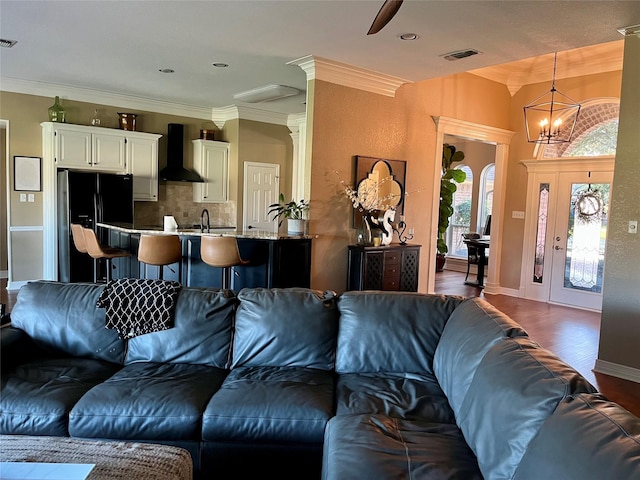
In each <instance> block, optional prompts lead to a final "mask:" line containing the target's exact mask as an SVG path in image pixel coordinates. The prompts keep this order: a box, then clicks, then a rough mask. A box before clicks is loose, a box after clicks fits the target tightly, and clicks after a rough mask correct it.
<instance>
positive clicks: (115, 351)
mask: <svg viewBox="0 0 640 480" xmlns="http://www.w3.org/2000/svg"><path fill="white" fill-rule="evenodd" d="M103 288H104V286H101V285H94V284H81V283H59V282H49V281H37V282H29V283H27V284H26V285H24V286H23V287H22V288H21V289H20V292H19V293H18V300H17V302H16V305H15V306H14V308H13V310H12V312H11V323H12V324H13V326H14V327H16V328H19V329H20V330H24V331H25V332H26V333H27V334H28V335H29V336H30V337H31V338H32V339H33V340H34V341H35V343H36V344H37V345H38V346H40V347H43V348H46V349H52V350H57V351H59V352H62V353H64V354H67V355H70V356H74V357H86V358H92V359H96V360H105V361H108V362H113V363H120V364H122V362H123V360H124V350H125V343H124V342H123V341H122V340H120V339H119V338H118V334H117V333H116V331H115V330H107V329H105V313H104V310H103V309H99V308H96V302H97V301H98V297H99V296H100V294H101V293H102V290H103Z"/></svg>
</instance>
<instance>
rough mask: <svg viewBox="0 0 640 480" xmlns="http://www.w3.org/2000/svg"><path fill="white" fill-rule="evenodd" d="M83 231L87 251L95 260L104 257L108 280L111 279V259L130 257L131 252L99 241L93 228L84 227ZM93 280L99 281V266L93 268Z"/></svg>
mask: <svg viewBox="0 0 640 480" xmlns="http://www.w3.org/2000/svg"><path fill="white" fill-rule="evenodd" d="M82 232H83V233H84V241H85V243H86V246H87V253H89V255H91V258H93V259H94V260H96V261H97V260H100V259H102V258H104V259H105V261H106V262H107V282H108V281H109V280H111V268H112V262H111V260H112V259H114V258H119V257H130V256H131V254H130V253H129V252H127V251H126V250H121V249H119V248H112V247H105V246H102V245H101V244H100V242H99V241H98V236H97V235H96V232H94V231H93V230H92V229H91V228H86V227H82ZM93 281H94V282H95V283H97V282H98V272H97V268H94V269H93Z"/></svg>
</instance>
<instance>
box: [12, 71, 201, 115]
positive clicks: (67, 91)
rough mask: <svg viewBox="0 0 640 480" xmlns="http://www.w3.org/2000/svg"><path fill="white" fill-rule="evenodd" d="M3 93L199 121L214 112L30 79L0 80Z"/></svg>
mask: <svg viewBox="0 0 640 480" xmlns="http://www.w3.org/2000/svg"><path fill="white" fill-rule="evenodd" d="M0 82H1V85H2V87H0V89H1V90H2V91H7V92H14V93H23V94H26V95H38V96H41V97H54V96H56V95H57V96H59V97H61V98H64V99H69V100H75V101H78V102H87V103H97V104H99V105H110V106H113V107H121V108H127V109H132V110H143V111H147V112H154V113H165V114H168V115H179V116H182V117H191V118H200V119H203V120H209V119H210V118H211V109H210V108H209V107H198V106H194V105H185V104H180V103H173V102H165V101H159V100H152V99H149V98H144V97H136V96H133V95H123V94H120V93H114V92H105V91H102V90H95V89H91V88H81V87H72V86H68V85H58V84H54V83H44V82H34V81H30V80H19V79H15V78H6V77H1V78H0Z"/></svg>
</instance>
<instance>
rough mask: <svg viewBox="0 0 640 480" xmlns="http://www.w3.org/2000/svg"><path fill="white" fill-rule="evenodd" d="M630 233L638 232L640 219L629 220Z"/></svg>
mask: <svg viewBox="0 0 640 480" xmlns="http://www.w3.org/2000/svg"><path fill="white" fill-rule="evenodd" d="M629 233H638V221H637V220H629Z"/></svg>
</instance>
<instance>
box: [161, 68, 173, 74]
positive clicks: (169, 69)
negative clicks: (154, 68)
mask: <svg viewBox="0 0 640 480" xmlns="http://www.w3.org/2000/svg"><path fill="white" fill-rule="evenodd" d="M158 71H159V72H160V73H173V72H175V70H174V69H173V68H161V69H160V70H158Z"/></svg>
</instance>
